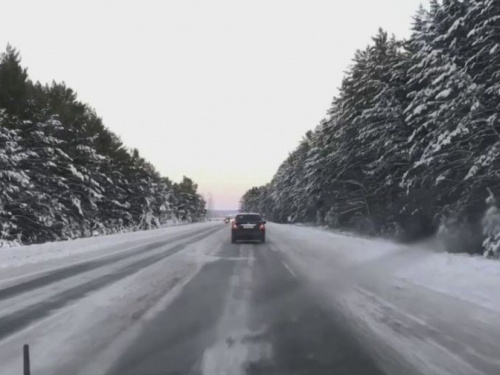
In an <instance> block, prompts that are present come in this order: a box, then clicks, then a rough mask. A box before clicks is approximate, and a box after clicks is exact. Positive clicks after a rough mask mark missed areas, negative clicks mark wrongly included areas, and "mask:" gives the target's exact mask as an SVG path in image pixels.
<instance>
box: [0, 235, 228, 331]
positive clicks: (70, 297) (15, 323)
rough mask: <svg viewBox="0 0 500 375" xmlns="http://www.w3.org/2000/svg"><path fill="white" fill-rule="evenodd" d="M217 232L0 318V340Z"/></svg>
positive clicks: (195, 238) (189, 241) (190, 240)
mask: <svg viewBox="0 0 500 375" xmlns="http://www.w3.org/2000/svg"><path fill="white" fill-rule="evenodd" d="M220 230H222V228H216V229H210V230H207V231H204V232H202V233H201V234H198V235H197V236H191V235H190V236H189V237H190V238H189V240H188V241H187V242H184V243H182V244H179V245H176V246H174V247H172V248H170V249H168V250H167V251H165V252H162V253H159V254H154V255H152V256H149V257H147V258H143V259H141V260H139V261H136V262H133V263H131V264H129V265H127V266H125V267H122V268H120V269H119V270H117V271H116V272H114V273H111V274H106V275H104V276H101V277H98V278H96V279H93V280H90V281H87V282H85V283H83V284H80V285H78V286H76V287H73V288H71V289H68V290H65V291H64V292H61V293H58V294H57V295H55V296H52V297H50V298H49V299H48V300H46V301H45V302H42V303H40V302H37V303H36V304H33V305H31V306H29V307H27V308H25V309H23V310H22V311H16V312H13V313H11V314H9V315H6V316H3V317H1V318H0V340H2V339H4V338H6V337H8V336H9V335H11V334H13V333H15V332H16V331H19V330H21V329H23V328H25V327H27V326H28V325H29V324H31V323H34V322H35V321H37V320H40V319H42V318H45V317H47V316H48V315H50V313H52V312H53V311H55V310H57V309H60V308H62V307H64V306H65V305H68V304H69V303H70V302H73V301H75V300H78V299H80V298H82V297H84V296H85V295H87V294H88V293H90V292H93V291H95V290H97V289H100V288H103V287H105V286H107V285H109V284H111V283H114V282H116V281H118V280H120V279H123V278H125V277H127V276H130V275H132V274H134V273H136V272H139V271H140V270H142V269H144V268H147V267H149V266H151V265H153V264H155V263H157V262H159V261H161V260H163V259H165V258H167V257H169V256H172V255H174V254H176V253H178V252H180V251H182V250H183V249H185V248H186V247H187V246H189V245H191V244H193V243H196V242H198V241H200V240H201V239H203V238H206V237H208V236H210V235H211V234H214V233H216V232H218V231H220ZM58 281H59V280H58Z"/></svg>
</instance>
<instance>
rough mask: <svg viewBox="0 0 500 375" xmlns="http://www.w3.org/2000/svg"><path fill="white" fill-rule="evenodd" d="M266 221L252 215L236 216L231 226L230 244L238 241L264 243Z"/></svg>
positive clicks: (259, 216) (257, 215)
mask: <svg viewBox="0 0 500 375" xmlns="http://www.w3.org/2000/svg"><path fill="white" fill-rule="evenodd" d="M265 224H266V221H265V220H264V219H262V216H261V215H259V214H254V213H242V214H238V215H236V217H235V218H234V222H233V225H231V242H232V243H236V241H239V240H247V241H251V240H253V241H260V242H266V225H265Z"/></svg>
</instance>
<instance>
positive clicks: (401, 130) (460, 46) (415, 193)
mask: <svg viewBox="0 0 500 375" xmlns="http://www.w3.org/2000/svg"><path fill="white" fill-rule="evenodd" d="M499 116H500V2H498V1H497V0H443V1H439V2H438V1H431V3H430V7H429V10H426V9H423V8H420V9H419V10H418V12H417V14H416V15H415V17H414V21H413V25H412V35H411V37H410V38H409V39H408V40H398V39H396V38H395V37H394V36H389V35H388V34H387V33H386V32H385V31H383V30H380V31H379V32H378V34H377V35H376V36H375V37H374V38H373V41H372V43H371V44H370V45H369V46H367V47H366V48H365V49H363V50H359V51H357V53H356V55H355V56H354V59H353V63H352V65H351V66H350V67H349V69H348V72H347V73H346V76H345V78H344V80H343V82H342V85H341V87H340V89H339V94H338V95H337V97H335V98H334V100H333V103H332V106H331V108H330V109H329V111H328V116H327V118H325V119H324V120H323V121H322V122H321V124H319V126H317V127H316V128H315V129H314V131H310V132H308V133H307V134H306V135H305V137H304V138H303V140H302V141H301V142H300V144H299V146H298V147H297V148H296V149H295V150H294V151H293V152H292V153H291V154H290V155H289V157H288V158H287V160H285V161H284V162H283V164H282V165H281V166H280V167H279V169H278V171H277V173H276V174H275V176H274V178H273V179H272V181H271V182H270V183H269V184H267V185H265V186H262V187H256V188H252V189H251V190H249V191H248V192H246V194H245V195H244V196H243V198H242V200H241V207H242V209H243V210H251V211H260V212H262V213H264V214H266V215H267V217H268V218H269V219H271V220H275V221H278V222H287V221H288V220H289V219H291V220H292V221H299V222H316V223H318V224H320V225H329V226H331V227H335V228H344V229H349V230H356V231H360V232H363V233H367V234H372V235H389V236H398V237H399V238H402V239H405V240H414V239H418V238H422V237H425V236H428V235H432V234H435V233H436V232H440V233H441V234H443V235H444V236H447V237H448V238H450V239H452V238H454V239H455V241H451V242H450V249H451V250H453V251H463V250H468V251H471V252H481V251H485V252H486V254H498V252H499V247H500V223H499V221H500V220H499V218H498V211H497V208H496V197H498V196H499V195H500V117H499Z"/></svg>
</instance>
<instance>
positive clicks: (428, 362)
mask: <svg viewBox="0 0 500 375" xmlns="http://www.w3.org/2000/svg"><path fill="white" fill-rule="evenodd" d="M68 248H71V249H72V251H68ZM6 251H7V250H6ZM6 251H4V250H1V251H0V262H2V266H1V267H2V274H1V275H0V368H1V371H0V373H1V374H2V375H3V374H5V375H10V374H18V373H20V370H21V347H22V344H24V343H28V344H30V346H31V348H32V349H31V350H32V364H33V374H35V375H49V374H50V375H66V374H75V375H86V374H89V375H99V374H111V375H118V374H120V375H121V374H123V375H127V374H130V375H132V374H133V375H136V374H137V375H139V374H140V375H142V374H144V375H147V374H200V375H223V374H235V375H237V374H250V375H254V374H255V375H257V374H332V373H334V374H374V375H376V374H384V373H385V374H403V373H404V374H415V375H417V374H418V375H424V374H425V375H428V374H431V375H432V374H436V375H437V374H464V375H465V374H498V373H500V361H499V356H498V342H500V329H499V324H498V321H499V318H500V309H498V304H497V303H496V302H495V299H496V300H497V301H498V300H500V298H497V297H499V296H498V291H497V290H498V288H496V289H494V288H492V289H491V290H487V291H486V292H484V293H479V291H478V289H477V288H476V285H469V287H470V288H469V289H468V290H469V292H470V289H474V288H476V289H474V291H475V292H474V293H465V292H464V290H466V289H465V286H464V285H462V284H463V282H462V284H461V282H458V281H456V280H451V281H453V287H454V288H455V289H453V288H451V287H450V288H448V289H446V288H445V289H443V290H439V288H440V287H443V286H444V285H446V283H445V282H444V281H443V280H446V278H450V279H451V278H457V275H458V274H457V272H460V275H461V277H466V276H467V269H462V268H461V267H458V266H457V265H456V264H460V265H462V264H466V265H467V266H468V267H469V266H471V265H472V266H474V265H476V266H478V267H479V266H481V267H482V268H481V270H482V271H483V273H482V277H483V278H482V279H481V280H480V281H481V282H483V283H484V284H485V285H491V286H493V285H492V284H488V283H492V282H495V277H498V278H500V272H498V271H496V269H494V268H492V270H489V269H488V268H487V267H489V265H490V264H494V263H495V262H491V263H483V262H488V261H485V260H476V259H473V258H470V259H469V258H463V257H462V258H461V257H458V258H453V257H452V258H447V257H448V255H446V254H430V253H429V252H422V251H420V250H419V249H415V248H402V247H401V246H400V245H395V244H391V243H389V242H383V241H376V240H366V239H359V238H354V237H349V236H342V235H335V234H332V233H328V232H324V231H321V230H316V229H312V228H300V227H292V226H280V225H274V224H270V225H269V226H268V242H267V243H266V244H251V243H239V244H231V243H230V241H229V228H228V227H227V225H224V224H221V223H206V224H194V225H188V226H182V227H173V228H165V229H160V230H156V231H150V232H138V233H129V234H123V235H114V236H108V237H102V238H91V239H83V240H77V241H72V242H67V243H57V244H52V245H49V244H47V245H41V246H34V247H25V248H20V249H17V250H16V249H12V250H8V253H7V252H6ZM15 251H17V253H16V252H15ZM436 257H437V258H436ZM442 259H445V261H446V262H445V263H444V264H445V265H444V266H440V267H439V275H438V272H434V274H432V268H431V267H430V266H429V264H430V263H432V264H433V265H434V266H435V265H436V264H439V261H440V260H442ZM450 264H451V266H450ZM446 265H448V266H446ZM424 266H425V267H424ZM419 267H421V268H422V269H424V268H425V270H427V271H429V270H431V272H429V273H427V274H422V273H423V272H421V271H420V269H419ZM447 267H448V268H447ZM495 267H496V265H495ZM488 275H490V276H491V277H487V276H488ZM438 277H439V278H438ZM438 281H439V282H438Z"/></svg>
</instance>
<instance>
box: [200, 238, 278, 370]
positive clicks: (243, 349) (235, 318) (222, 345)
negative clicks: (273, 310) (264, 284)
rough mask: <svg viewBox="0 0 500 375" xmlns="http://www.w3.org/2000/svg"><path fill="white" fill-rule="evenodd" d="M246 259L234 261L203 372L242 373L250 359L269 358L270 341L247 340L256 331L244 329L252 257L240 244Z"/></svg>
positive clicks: (250, 280)
mask: <svg viewBox="0 0 500 375" xmlns="http://www.w3.org/2000/svg"><path fill="white" fill-rule="evenodd" d="M240 255H241V257H242V258H243V259H245V262H238V263H236V266H235V270H234V272H233V275H232V276H231V279H230V282H229V293H228V297H227V301H226V305H225V307H224V312H223V313H222V316H221V318H220V320H219V326H218V329H217V330H218V336H219V340H218V341H217V342H216V344H215V345H213V346H212V347H210V348H208V349H206V350H205V352H204V353H203V359H202V364H201V373H202V374H203V375H244V374H245V373H246V369H245V366H246V365H247V363H248V362H249V361H258V360H261V359H266V358H270V357H271V344H269V343H265V342H261V341H259V342H256V341H254V340H250V338H251V337H252V336H254V335H255V333H253V332H251V331H250V330H249V329H248V328H247V324H248V310H249V303H250V295H251V286H252V267H253V265H254V257H253V252H252V247H251V246H250V245H241V254H240Z"/></svg>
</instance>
